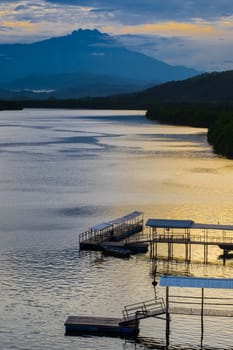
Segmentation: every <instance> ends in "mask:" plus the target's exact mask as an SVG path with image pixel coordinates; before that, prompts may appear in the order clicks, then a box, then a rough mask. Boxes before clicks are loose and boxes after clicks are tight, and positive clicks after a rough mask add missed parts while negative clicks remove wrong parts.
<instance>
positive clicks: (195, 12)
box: [0, 0, 233, 71]
mask: <svg viewBox="0 0 233 350" xmlns="http://www.w3.org/2000/svg"><path fill="white" fill-rule="evenodd" d="M79 28H83V29H87V28H88V29H98V30H100V31H101V32H105V33H108V34H110V35H113V36H115V37H117V38H118V40H120V41H121V42H122V43H123V44H124V45H125V46H127V47H129V48H131V49H134V50H137V51H140V52H143V53H145V54H147V55H150V56H152V57H155V58H157V59H161V60H163V61H165V62H167V63H170V64H173V65H185V66H187V67H193V68H197V69H200V70H206V71H222V70H228V69H233V1H232V0H196V1H194V0H167V1H166V0H114V1H110V0H39V1H36V0H18V1H16V0H1V1H0V43H15V42H35V41H38V40H42V39H46V38H50V37H54V36H61V35H66V34H68V33H71V32H72V31H74V30H77V29H79Z"/></svg>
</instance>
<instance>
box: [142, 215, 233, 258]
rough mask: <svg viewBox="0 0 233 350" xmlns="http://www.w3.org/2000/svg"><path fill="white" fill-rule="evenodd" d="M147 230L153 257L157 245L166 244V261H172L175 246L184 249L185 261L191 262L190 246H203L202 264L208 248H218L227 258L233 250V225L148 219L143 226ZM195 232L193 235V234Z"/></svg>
mask: <svg viewBox="0 0 233 350" xmlns="http://www.w3.org/2000/svg"><path fill="white" fill-rule="evenodd" d="M145 226H146V227H147V228H149V234H148V242H150V245H151V252H152V255H153V256H154V257H157V255H158V245H159V244H161V243H165V244H167V247H168V251H167V252H168V254H167V258H168V260H172V259H173V248H174V246H175V245H176V244H182V245H184V247H185V261H191V254H192V246H194V245H200V246H203V248H204V249H203V252H204V263H205V264H207V263H208V249H209V246H218V247H219V248H220V249H222V250H223V258H224V259H225V258H227V256H228V253H229V251H231V250H233V225H222V224H219V223H218V224H202V223H195V222H194V221H192V220H170V219H148V220H147V222H146V225H145ZM194 231H195V233H194Z"/></svg>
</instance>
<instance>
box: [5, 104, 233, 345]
mask: <svg viewBox="0 0 233 350" xmlns="http://www.w3.org/2000/svg"><path fill="white" fill-rule="evenodd" d="M232 179H233V161H231V160H226V159H223V158H220V157H217V156H215V155H214V154H213V153H212V150H211V147H210V146H209V145H208V144H207V142H206V130H205V129H196V128H188V127H175V126H167V125H159V124H156V123H152V122H150V121H148V120H146V119H145V117H144V112H142V111H81V110H80V111H74V110H32V109H31V110H30V109H28V110H24V111H18V112H1V114H0V193H1V201H0V281H1V284H0V349H4V350H8V349H22V350H23V349H24V350H27V349H28V350H29V349H35V350H37V349H38V350H39V349H51V350H52V349H56V350H58V349H59V350H60V349H72V350H74V349H90V350H94V349H97V350H100V349H113V350H118V349H120V350H121V349H122V350H123V349H127V350H128V349H129V350H133V349H159V348H161V344H163V343H164V339H165V324H164V321H162V320H154V319H148V320H146V321H143V322H141V331H140V338H139V341H138V342H137V343H134V342H130V341H125V340H122V339H115V338H105V337H65V336H64V321H65V320H66V318H67V316H68V315H70V314H90V315H100V316H101V315H103V316H121V310H122V307H123V306H124V305H127V304H129V303H134V302H138V301H143V300H146V299H150V298H153V295H154V294H153V293H154V291H153V289H152V284H151V282H152V277H151V262H150V259H149V255H148V254H146V255H138V256H135V257H133V259H130V260H127V261H124V260H120V259H116V258H111V257H104V258H103V257H102V256H101V255H100V254H95V253H84V254H81V255H80V253H79V250H78V241H77V237H78V234H79V233H80V232H82V231H84V230H86V229H87V228H88V227H89V226H92V225H95V224H97V223H100V222H103V221H106V220H110V219H113V218H116V217H118V216H121V215H125V214H127V213H129V212H131V211H133V210H141V211H143V212H144V213H145V219H147V218H149V217H152V218H172V219H192V220H194V221H196V222H204V223H218V222H220V223H223V224H233V222H232V217H233V215H232V214H233V206H232V198H233V181H232ZM159 254H160V259H159V261H158V272H159V273H163V272H169V273H175V274H186V275H192V276H215V277H233V262H232V261H231V260H229V261H227V263H226V266H223V264H222V261H221V259H219V255H220V254H221V251H220V249H219V248H217V247H214V248H211V251H210V264H209V265H208V266H204V265H203V264H202V258H203V252H202V251H201V250H200V248H199V249H194V251H193V263H192V264H191V265H188V266H187V265H185V264H184V263H183V262H182V259H181V258H182V256H183V251H182V248H177V249H176V250H175V256H176V258H177V259H176V260H175V261H173V262H167V261H166V259H165V257H166V250H164V251H163V248H161V251H160V253H159ZM191 292H192V293H197V292H196V291H191ZM157 293H158V295H159V296H163V295H164V290H163V289H162V288H161V287H158V290H157ZM177 293H179V291H177ZM223 294H224V295H226V294H227V295H228V294H229V295H231V294H232V293H229V292H226V291H221V292H220V293H219V295H223ZM219 295H218V296H219ZM232 328H233V321H232V320H231V319H222V318H217V319H216V318H206V319H205V334H204V345H205V347H206V348H208V349H210V348H211V349H212V348H218V349H231V348H232V346H233V345H232V344H233V336H232ZM171 344H172V348H175V349H190V348H193V349H198V348H200V320H199V318H198V317H191V318H188V317H186V316H173V317H172V327H171Z"/></svg>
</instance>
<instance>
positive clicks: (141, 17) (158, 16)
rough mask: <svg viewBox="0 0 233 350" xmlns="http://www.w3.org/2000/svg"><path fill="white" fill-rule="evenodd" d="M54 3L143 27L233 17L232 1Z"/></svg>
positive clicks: (65, 0)
mask: <svg viewBox="0 0 233 350" xmlns="http://www.w3.org/2000/svg"><path fill="white" fill-rule="evenodd" d="M47 2H50V3H56V4H60V5H61V4H63V5H65V4H70V5H78V6H90V7H93V8H95V9H98V10H99V11H109V8H110V10H111V12H112V13H114V16H115V18H117V19H118V20H119V21H121V23H128V24H130V23H134V24H135V23H142V22H144V21H145V19H146V18H147V20H149V21H151V19H153V20H171V19H173V20H174V19H175V20H182V21H189V20H191V19H193V18H201V19H204V20H216V19H217V18H220V17H227V16H230V15H232V14H233V2H232V0H170V1H164V0H117V1H115V2H111V6H109V3H110V2H109V0H47Z"/></svg>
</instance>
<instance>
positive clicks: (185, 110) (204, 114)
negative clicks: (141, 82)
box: [0, 96, 233, 159]
mask: <svg viewBox="0 0 233 350" xmlns="http://www.w3.org/2000/svg"><path fill="white" fill-rule="evenodd" d="M23 108H70V109H73V108H89V109H145V110H147V112H146V117H147V118H148V119H150V120H154V121H159V122H161V123H166V124H173V125H185V126H194V127H201V128H202V127H204V128H208V132H207V140H208V142H209V143H210V144H211V145H212V146H213V150H214V152H215V153H217V154H219V155H222V156H225V157H227V158H230V159H233V106H232V105H219V104H200V103H171V102H168V103H166V102H163V103H158V102H157V103H154V104H151V103H150V105H149V106H148V105H147V104H146V103H145V104H144V103H142V101H140V102H139V101H138V103H137V102H136V101H135V100H134V99H132V100H128V101H127V99H125V98H124V99H122V97H121V96H118V97H116V96H115V97H114V98H111V97H110V98H109V97H107V98H85V99H77V100H76V99H72V100H71V99H69V100H56V99H50V100H28V101H0V110H20V109H23Z"/></svg>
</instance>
